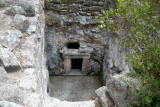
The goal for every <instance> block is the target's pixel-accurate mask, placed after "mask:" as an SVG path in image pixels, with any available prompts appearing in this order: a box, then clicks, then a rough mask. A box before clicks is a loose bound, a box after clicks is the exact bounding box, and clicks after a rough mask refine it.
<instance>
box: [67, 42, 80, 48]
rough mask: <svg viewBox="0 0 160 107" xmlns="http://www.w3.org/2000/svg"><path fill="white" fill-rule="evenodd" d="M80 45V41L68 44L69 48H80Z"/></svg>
mask: <svg viewBox="0 0 160 107" xmlns="http://www.w3.org/2000/svg"><path fill="white" fill-rule="evenodd" d="M79 47H80V45H79V43H69V44H67V48H68V49H79Z"/></svg>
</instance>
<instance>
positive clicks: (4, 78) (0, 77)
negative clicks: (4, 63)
mask: <svg viewBox="0 0 160 107" xmlns="http://www.w3.org/2000/svg"><path fill="white" fill-rule="evenodd" d="M8 82H9V80H8V75H7V72H6V70H5V69H4V68H3V67H0V83H8Z"/></svg>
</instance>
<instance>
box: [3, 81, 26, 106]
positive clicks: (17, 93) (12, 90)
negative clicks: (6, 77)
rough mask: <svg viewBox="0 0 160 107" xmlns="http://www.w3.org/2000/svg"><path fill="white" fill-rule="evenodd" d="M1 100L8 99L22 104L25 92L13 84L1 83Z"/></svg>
mask: <svg viewBox="0 0 160 107" xmlns="http://www.w3.org/2000/svg"><path fill="white" fill-rule="evenodd" d="M0 89H1V90H0V100H1V101H3V100H7V101H10V102H15V103H17V104H22V103H23V102H22V99H23V94H22V91H21V90H20V89H19V88H18V87H17V86H16V85H12V84H5V83H0Z"/></svg>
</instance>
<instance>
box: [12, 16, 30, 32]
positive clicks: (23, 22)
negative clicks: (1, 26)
mask: <svg viewBox="0 0 160 107" xmlns="http://www.w3.org/2000/svg"><path fill="white" fill-rule="evenodd" d="M13 26H14V27H15V28H16V29H18V30H20V31H21V32H22V33H24V32H25V31H26V30H27V29H28V27H29V21H28V20H27V19H26V17H25V16H23V15H18V14H17V15H15V16H14V20H13Z"/></svg>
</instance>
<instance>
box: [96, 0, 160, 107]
mask: <svg viewBox="0 0 160 107" xmlns="http://www.w3.org/2000/svg"><path fill="white" fill-rule="evenodd" d="M102 13H103V15H104V16H102V17H100V18H99V19H98V20H99V21H100V23H101V24H100V25H99V26H98V27H99V28H102V29H103V30H105V31H106V30H109V31H110V32H112V33H113V34H117V32H121V34H123V36H122V37H121V38H123V39H122V40H121V42H120V45H122V47H124V48H126V49H127V50H128V53H127V54H126V60H127V61H129V62H130V63H131V64H132V69H131V72H130V73H129V74H128V75H129V76H131V77H134V78H138V79H139V80H140V81H139V83H140V84H141V85H142V86H143V87H144V88H142V89H136V88H135V90H134V95H135V96H138V98H139V99H138V100H135V101H134V102H133V104H131V105H134V106H138V107H159V106H160V1H159V0H117V8H116V9H112V8H110V9H109V10H102ZM124 32H125V33H124Z"/></svg>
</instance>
